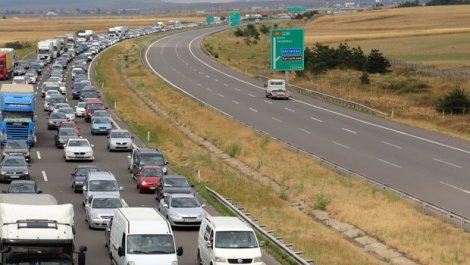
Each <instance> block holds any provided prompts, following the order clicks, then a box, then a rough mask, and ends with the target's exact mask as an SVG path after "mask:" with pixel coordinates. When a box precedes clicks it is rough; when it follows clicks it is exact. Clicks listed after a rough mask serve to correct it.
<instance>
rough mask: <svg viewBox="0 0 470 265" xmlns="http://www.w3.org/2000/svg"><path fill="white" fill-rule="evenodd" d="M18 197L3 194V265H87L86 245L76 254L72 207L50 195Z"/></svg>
mask: <svg viewBox="0 0 470 265" xmlns="http://www.w3.org/2000/svg"><path fill="white" fill-rule="evenodd" d="M17 195H18V194H1V195H0V255H1V264H4V265H7V264H24V265H36V264H61V265H84V264H85V251H86V250H87V249H86V246H80V248H79V252H75V238H74V234H75V229H74V220H73V218H74V210H73V205H72V204H61V205H58V204H57V201H56V200H55V198H54V197H52V196H51V195H48V194H21V196H17ZM41 195H42V196H41ZM19 197H21V199H20V200H18V198H19ZM5 201H8V203H6V202H5Z"/></svg>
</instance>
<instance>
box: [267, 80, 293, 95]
mask: <svg viewBox="0 0 470 265" xmlns="http://www.w3.org/2000/svg"><path fill="white" fill-rule="evenodd" d="M264 87H265V89H266V90H265V92H266V97H267V98H272V99H289V98H290V96H291V95H290V93H289V91H287V88H286V82H284V80H282V79H269V80H268V82H267V84H265V85H264Z"/></svg>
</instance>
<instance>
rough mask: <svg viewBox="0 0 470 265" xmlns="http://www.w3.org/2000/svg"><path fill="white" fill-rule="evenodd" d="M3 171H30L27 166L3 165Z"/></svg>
mask: <svg viewBox="0 0 470 265" xmlns="http://www.w3.org/2000/svg"><path fill="white" fill-rule="evenodd" d="M0 169H1V170H2V171H15V172H19V171H29V169H28V167H25V166H2V167H1V168H0Z"/></svg>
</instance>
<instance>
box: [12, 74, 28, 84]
mask: <svg viewBox="0 0 470 265" xmlns="http://www.w3.org/2000/svg"><path fill="white" fill-rule="evenodd" d="M26 83H27V81H26V78H25V77H24V75H21V76H15V77H13V81H12V84H26Z"/></svg>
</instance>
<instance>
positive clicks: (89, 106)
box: [85, 99, 107, 122]
mask: <svg viewBox="0 0 470 265" xmlns="http://www.w3.org/2000/svg"><path fill="white" fill-rule="evenodd" d="M102 109H107V107H106V106H105V105H104V103H103V101H101V100H98V99H89V100H87V101H86V104H85V121H86V122H90V121H91V116H92V115H93V112H94V111H95V110H102Z"/></svg>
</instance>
